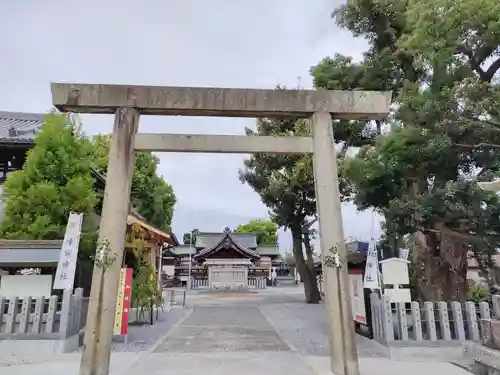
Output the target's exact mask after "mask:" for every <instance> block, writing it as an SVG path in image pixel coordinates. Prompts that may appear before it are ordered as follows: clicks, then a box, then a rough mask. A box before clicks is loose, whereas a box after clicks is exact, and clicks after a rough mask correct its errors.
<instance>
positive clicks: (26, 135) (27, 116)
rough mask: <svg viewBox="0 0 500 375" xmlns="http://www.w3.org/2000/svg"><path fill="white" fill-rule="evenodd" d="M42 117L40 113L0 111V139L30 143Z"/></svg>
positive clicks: (43, 116) (41, 121) (38, 128)
mask: <svg viewBox="0 0 500 375" xmlns="http://www.w3.org/2000/svg"><path fill="white" fill-rule="evenodd" d="M44 119H45V114H42V113H22V112H2V111H0V141H3V142H6V141H8V142H12V143H32V142H33V140H34V139H35V134H36V132H37V131H39V130H40V128H41V126H42V125H43V122H44Z"/></svg>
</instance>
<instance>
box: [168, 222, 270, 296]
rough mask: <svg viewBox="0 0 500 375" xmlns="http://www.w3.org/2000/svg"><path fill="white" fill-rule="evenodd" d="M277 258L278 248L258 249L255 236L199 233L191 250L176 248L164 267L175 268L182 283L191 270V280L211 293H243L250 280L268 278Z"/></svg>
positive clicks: (186, 247) (170, 252) (181, 247)
mask: <svg viewBox="0 0 500 375" xmlns="http://www.w3.org/2000/svg"><path fill="white" fill-rule="evenodd" d="M174 258H175V259H176V261H175V262H172V259H174ZM279 258H280V256H279V249H278V247H277V246H258V244H257V235H256V234H255V233H233V232H230V231H226V232H200V233H199V234H198V236H197V238H196V243H195V244H194V246H189V245H179V246H176V247H175V248H173V249H172V250H170V251H169V254H168V258H164V262H163V264H167V263H168V262H169V261H170V262H171V263H172V264H175V275H176V276H177V277H178V278H180V280H181V281H183V282H184V281H187V280H188V278H189V271H190V270H191V278H193V279H198V280H200V279H201V280H204V281H205V282H204V283H202V284H203V285H207V286H208V287H209V288H210V289H246V288H248V287H249V285H250V284H251V280H252V279H265V278H267V277H268V276H269V275H270V272H271V268H272V267H273V266H278V265H279V260H280V259H279ZM190 262H191V267H190Z"/></svg>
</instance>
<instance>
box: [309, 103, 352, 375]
mask: <svg viewBox="0 0 500 375" xmlns="http://www.w3.org/2000/svg"><path fill="white" fill-rule="evenodd" d="M311 120H312V121H311V127H312V134H313V144H314V154H313V161H314V179H315V186H316V201H317V207H318V216H319V229H320V237H321V250H322V256H321V260H322V264H323V275H324V287H325V302H326V303H325V304H326V308H327V312H328V315H327V316H328V324H329V338H330V360H331V371H332V372H333V373H334V374H338V375H359V367H358V356H357V351H356V344H355V341H354V322H353V317H352V307H351V299H350V292H349V291H350V288H349V276H348V273H347V255H346V248H345V241H344V229H343V225H342V212H341V203H340V192H339V182H338V172H337V155H336V151H335V141H334V137H333V129H332V119H331V116H330V113H328V112H316V113H315V114H314V115H313V116H312V119H311ZM335 253H338V257H339V260H340V264H339V265H337V264H335V263H336V262H335V261H334V260H335V259H336V256H335Z"/></svg>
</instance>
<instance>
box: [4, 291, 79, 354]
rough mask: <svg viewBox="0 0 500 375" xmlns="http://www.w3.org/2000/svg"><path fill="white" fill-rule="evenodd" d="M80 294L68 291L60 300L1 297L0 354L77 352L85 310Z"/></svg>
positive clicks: (55, 297) (55, 298) (53, 298)
mask: <svg viewBox="0 0 500 375" xmlns="http://www.w3.org/2000/svg"><path fill="white" fill-rule="evenodd" d="M82 292H83V290H82V289H76V290H75V292H74V294H73V293H72V291H69V290H67V291H64V292H63V295H62V298H58V297H57V296H51V297H36V298H32V297H23V298H19V297H14V298H7V297H3V296H0V353H1V354H2V355H5V354H7V355H8V353H7V352H10V353H12V355H14V356H17V355H23V354H32V353H37V352H38V354H41V353H40V352H43V353H47V354H49V353H50V354H59V353H66V352H70V351H74V350H76V349H77V348H78V337H79V333H80V330H81V329H82V328H83V327H84V326H85V321H86V316H87V308H88V299H86V298H83V294H82Z"/></svg>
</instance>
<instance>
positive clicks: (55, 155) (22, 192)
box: [1, 114, 98, 255]
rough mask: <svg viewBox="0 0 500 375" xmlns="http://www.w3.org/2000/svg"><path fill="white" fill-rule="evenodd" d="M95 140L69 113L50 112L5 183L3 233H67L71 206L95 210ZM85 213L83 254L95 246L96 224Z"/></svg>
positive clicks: (9, 235) (13, 236) (50, 235)
mask: <svg viewBox="0 0 500 375" xmlns="http://www.w3.org/2000/svg"><path fill="white" fill-rule="evenodd" d="M92 159H93V154H92V144H91V143H90V142H89V141H88V140H87V139H86V138H85V136H84V135H83V134H82V132H81V130H80V129H79V126H78V125H76V124H75V123H74V122H72V121H71V120H70V118H69V117H68V116H67V115H59V114H50V115H47V117H46V119H45V123H44V124H43V126H42V129H41V131H40V132H39V133H37V135H36V137H35V145H34V147H33V148H32V149H31V150H30V151H29V152H28V155H27V158H26V162H25V164H24V167H23V169H22V170H18V171H15V172H12V173H11V174H10V175H9V176H8V178H7V181H6V182H5V186H4V198H3V200H4V218H3V221H2V224H1V235H2V237H4V238H9V239H47V240H50V239H62V238H63V236H64V232H65V230H66V225H67V221H68V215H69V213H70V212H82V213H84V214H88V213H91V212H92V211H93V210H94V207H95V205H96V202H97V199H98V197H97V195H96V193H95V191H94V187H93V185H94V179H93V177H92V175H91V171H90V165H91V163H92ZM88 218H89V215H84V225H83V233H82V237H81V244H80V246H81V248H82V250H83V251H82V252H81V254H82V255H83V254H85V253H87V255H88V253H89V252H90V251H93V249H95V247H94V246H95V239H96V233H95V227H92V225H91V223H90V222H89V220H88Z"/></svg>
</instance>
